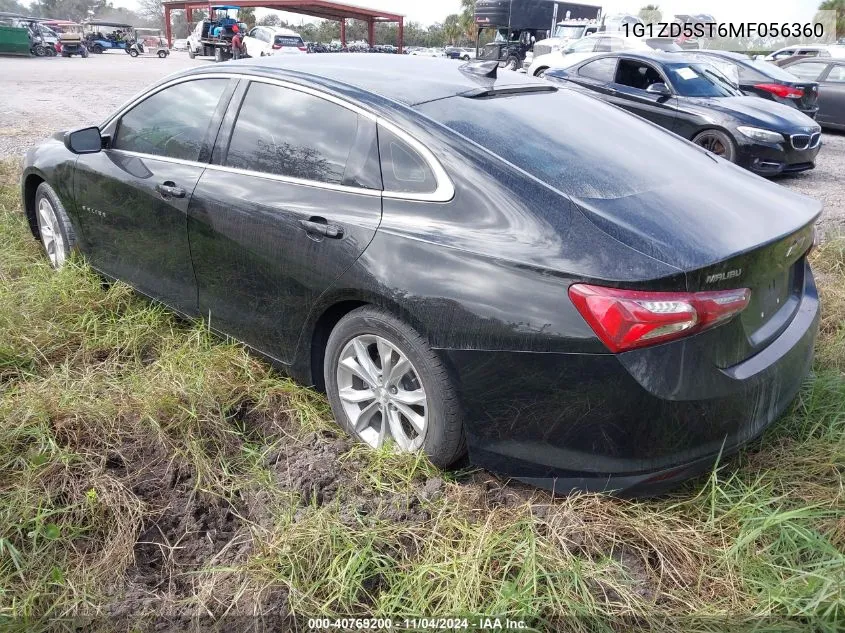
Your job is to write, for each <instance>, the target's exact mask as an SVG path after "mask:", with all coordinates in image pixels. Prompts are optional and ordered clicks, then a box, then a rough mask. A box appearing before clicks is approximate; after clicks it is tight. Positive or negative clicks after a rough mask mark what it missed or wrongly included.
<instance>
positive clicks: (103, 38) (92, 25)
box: [82, 20, 134, 55]
mask: <svg viewBox="0 0 845 633" xmlns="http://www.w3.org/2000/svg"><path fill="white" fill-rule="evenodd" d="M82 28H83V32H84V33H85V46H86V48H88V50H89V51H91V52H92V53H97V54H98V55H99V54H100V53H104V52H106V51H112V50H119V51H124V52H125V53H128V52H129V47H130V44H131V40H132V39H133V34H132V32H133V30H134V29H133V27H132V25H131V24H123V23H122V22H107V21H103V20H88V21H86V22H83V23H82Z"/></svg>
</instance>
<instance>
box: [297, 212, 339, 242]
mask: <svg viewBox="0 0 845 633" xmlns="http://www.w3.org/2000/svg"><path fill="white" fill-rule="evenodd" d="M299 224H300V225H301V226H302V228H304V229H305V232H306V233H308V235H309V236H314V235H318V236H320V237H328V238H331V239H333V240H339V239H341V238H342V237H343V227H342V226H340V225H337V224H329V223H328V221H327V220H326V218H320V217H313V218H309V219H307V220H300V221H299Z"/></svg>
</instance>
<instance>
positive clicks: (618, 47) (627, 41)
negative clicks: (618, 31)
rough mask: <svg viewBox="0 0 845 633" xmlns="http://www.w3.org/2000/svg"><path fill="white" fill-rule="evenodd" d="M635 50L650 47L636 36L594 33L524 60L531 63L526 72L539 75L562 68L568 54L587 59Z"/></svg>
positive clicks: (644, 49) (565, 63)
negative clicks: (550, 69)
mask: <svg viewBox="0 0 845 633" xmlns="http://www.w3.org/2000/svg"><path fill="white" fill-rule="evenodd" d="M637 50H640V51H650V50H652V48H651V47H650V46H649V45H648V44H646V42H645V41H644V40H641V39H638V38H636V37H624V36H622V35H608V34H606V33H596V34H594V35H587V36H586V37H582V38H581V39H580V40H576V41H575V42H574V43H572V44H570V45H569V46H566V47H564V48H562V49H560V50H557V51H554V52H551V53H547V54H546V55H539V56H536V57H531V58H529V59H527V60H526V61H530V62H531V63H530V64H529V65H528V68H527V71H526V72H528V74H529V75H534V76H535V77H541V76H542V75H543V73H545V72H546V70H548V69H549V68H563V67H565V66H567V65H568V63H567V62H566V61H565V60H566V58H568V57H569V56H570V55H579V56H580V57H579V59H587V58H590V57H593V56H595V55H597V54H599V53H609V52H611V51H637Z"/></svg>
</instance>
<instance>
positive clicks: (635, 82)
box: [616, 59, 665, 90]
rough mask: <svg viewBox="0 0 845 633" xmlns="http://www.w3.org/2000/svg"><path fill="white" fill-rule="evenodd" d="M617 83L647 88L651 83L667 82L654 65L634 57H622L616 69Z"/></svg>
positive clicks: (641, 88)
mask: <svg viewBox="0 0 845 633" xmlns="http://www.w3.org/2000/svg"><path fill="white" fill-rule="evenodd" d="M616 83H617V84H620V85H622V86H628V87H629V88H636V89H637V90H645V89H646V88H648V87H649V86H650V85H651V84H655V83H665V81H664V79H663V77H662V76H661V75H660V73H659V72H658V71H657V69H655V68H654V67H653V66H651V65H649V64H645V63H643V62H638V61H635V60H632V59H620V60H619V66H618V67H617V69H616Z"/></svg>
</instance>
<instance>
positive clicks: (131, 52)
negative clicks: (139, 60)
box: [129, 48, 138, 57]
mask: <svg viewBox="0 0 845 633" xmlns="http://www.w3.org/2000/svg"><path fill="white" fill-rule="evenodd" d="M129 57H138V51H137V50H136V49H134V48H130V49H129Z"/></svg>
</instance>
